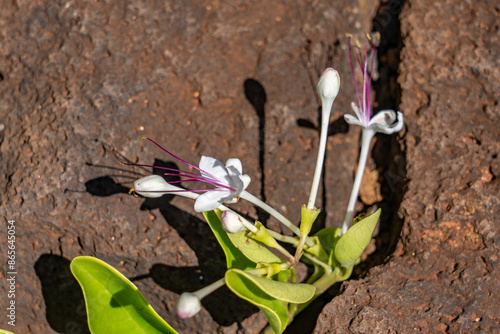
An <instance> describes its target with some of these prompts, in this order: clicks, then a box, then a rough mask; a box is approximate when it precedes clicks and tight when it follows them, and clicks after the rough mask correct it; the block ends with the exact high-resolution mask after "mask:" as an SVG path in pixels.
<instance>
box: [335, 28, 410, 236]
mask: <svg viewBox="0 0 500 334" xmlns="http://www.w3.org/2000/svg"><path fill="white" fill-rule="evenodd" d="M375 51H376V45H375V44H373V49H372V52H371V61H370V68H368V62H369V60H368V58H370V57H369V52H370V42H367V47H366V52H365V55H364V57H362V56H361V54H359V53H358V55H357V57H356V61H357V62H358V65H359V67H360V68H361V72H362V73H363V92H361V93H360V92H359V89H358V84H357V83H356V75H355V73H354V65H353V61H352V55H351V39H350V37H349V61H350V64H351V72H352V77H353V79H354V87H355V88H356V97H357V99H358V105H357V106H356V104H355V103H354V102H353V103H352V104H351V107H352V110H353V111H354V113H355V114H356V116H353V115H350V114H345V115H344V119H345V120H346V122H347V123H349V124H354V125H359V126H361V129H362V131H361V152H360V154H359V163H358V170H357V172H356V177H355V178H354V184H353V186H352V192H351V197H350V198H349V203H348V204H347V210H346V214H345V218H344V223H343V224H342V234H344V233H345V232H347V230H348V229H349V226H351V224H352V218H353V215H354V208H355V205H356V201H357V200H358V195H359V188H360V186H361V180H362V178H363V172H364V169H365V166H366V161H367V159H368V153H369V150H370V143H371V141H372V139H373V136H374V135H375V134H376V133H377V132H381V133H385V134H388V135H390V134H393V133H396V132H399V131H401V129H403V126H404V120H403V113H401V112H400V111H398V112H395V111H394V110H382V111H380V112H379V113H377V114H376V115H375V116H373V117H371V110H372V109H371V101H370V91H371V88H372V71H373V63H374V58H375Z"/></svg>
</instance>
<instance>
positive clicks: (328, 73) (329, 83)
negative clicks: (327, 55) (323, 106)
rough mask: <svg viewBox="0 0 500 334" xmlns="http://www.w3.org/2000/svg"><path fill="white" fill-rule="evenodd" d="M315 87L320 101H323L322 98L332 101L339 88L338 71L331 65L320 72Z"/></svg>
mask: <svg viewBox="0 0 500 334" xmlns="http://www.w3.org/2000/svg"><path fill="white" fill-rule="evenodd" d="M316 88H317V91H318V94H319V97H320V98H321V100H322V102H324V101H323V99H326V100H331V101H332V102H333V100H335V98H336V97H337V95H338V93H339V89H340V75H339V72H337V71H336V70H334V69H333V68H331V67H329V68H327V69H326V70H325V71H324V72H323V74H321V77H320V78H319V81H318V86H317V87H316Z"/></svg>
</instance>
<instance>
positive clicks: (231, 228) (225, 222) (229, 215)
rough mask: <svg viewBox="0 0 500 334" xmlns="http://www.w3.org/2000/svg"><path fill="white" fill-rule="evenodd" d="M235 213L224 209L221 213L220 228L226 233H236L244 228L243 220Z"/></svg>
mask: <svg viewBox="0 0 500 334" xmlns="http://www.w3.org/2000/svg"><path fill="white" fill-rule="evenodd" d="M242 219H244V218H241V217H240V216H239V215H238V214H237V213H235V212H233V211H224V212H223V213H222V215H221V223H222V228H223V229H224V230H225V231H226V232H228V233H238V232H241V231H244V230H246V228H245V225H243V221H242Z"/></svg>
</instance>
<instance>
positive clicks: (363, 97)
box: [344, 38, 404, 135]
mask: <svg viewBox="0 0 500 334" xmlns="http://www.w3.org/2000/svg"><path fill="white" fill-rule="evenodd" d="M375 51H376V43H374V44H373V49H372V57H369V52H370V43H369V42H367V46H366V51H365V55H364V57H361V55H358V56H357V59H356V62H357V64H358V65H359V67H360V69H361V72H362V74H363V90H362V92H360V91H359V89H358V84H357V82H356V75H355V73H354V65H353V60H352V55H351V39H350V38H349V62H350V64H351V72H352V78H353V80H354V87H355V88H356V97H357V99H358V105H357V106H356V104H355V103H354V102H352V103H351V108H352V110H353V111H354V113H355V114H356V117H354V116H353V115H350V114H345V115H344V119H345V120H346V122H347V123H349V124H354V125H359V126H361V127H363V129H366V130H369V131H370V132H373V133H376V132H381V133H385V134H388V135H390V134H393V133H395V132H399V131H401V129H403V126H404V120H403V113H402V112H400V111H398V112H397V113H396V112H395V111H394V110H382V111H380V112H379V113H377V114H376V115H375V116H373V117H371V110H372V108H371V101H370V90H371V87H372V72H373V63H374V58H375V57H374V55H375ZM369 58H371V59H369ZM369 60H370V64H368V62H369Z"/></svg>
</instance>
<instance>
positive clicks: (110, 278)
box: [70, 256, 177, 334]
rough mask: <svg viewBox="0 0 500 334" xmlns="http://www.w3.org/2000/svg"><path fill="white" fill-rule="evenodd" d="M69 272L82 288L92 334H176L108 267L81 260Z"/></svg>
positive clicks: (126, 281)
mask: <svg viewBox="0 0 500 334" xmlns="http://www.w3.org/2000/svg"><path fill="white" fill-rule="evenodd" d="M70 268H71V272H72V273H73V275H74V276H75V278H76V279H77V281H78V283H80V286H81V287H82V290H83V294H84V297H85V306H86V308H87V316H88V322H89V329H90V331H91V332H92V333H93V334H101V333H103V334H114V333H117V334H118V333H120V334H121V333H148V334H149V333H169V334H170V333H177V332H176V331H175V330H174V329H172V327H170V325H169V324H167V323H166V322H165V321H164V320H163V319H162V318H160V316H159V315H158V314H157V313H156V312H155V310H154V309H153V308H152V307H151V305H149V303H148V302H147V301H146V299H145V298H144V296H143V295H142V294H141V292H140V291H139V289H137V287H136V286H135V285H134V284H132V283H131V282H130V281H129V280H128V279H127V278H126V277H125V276H123V275H122V274H121V273H120V272H118V271H117V270H116V269H114V268H113V267H111V266H110V265H108V264H107V263H105V262H103V261H101V260H99V259H96V258H94V257H90V256H80V257H76V258H74V259H73V261H71V265H70Z"/></svg>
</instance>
